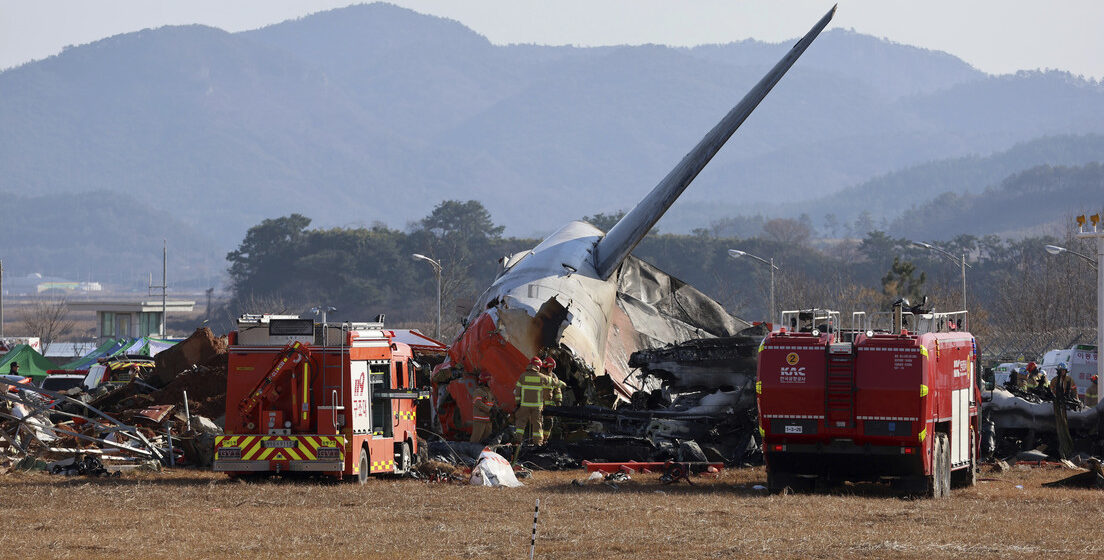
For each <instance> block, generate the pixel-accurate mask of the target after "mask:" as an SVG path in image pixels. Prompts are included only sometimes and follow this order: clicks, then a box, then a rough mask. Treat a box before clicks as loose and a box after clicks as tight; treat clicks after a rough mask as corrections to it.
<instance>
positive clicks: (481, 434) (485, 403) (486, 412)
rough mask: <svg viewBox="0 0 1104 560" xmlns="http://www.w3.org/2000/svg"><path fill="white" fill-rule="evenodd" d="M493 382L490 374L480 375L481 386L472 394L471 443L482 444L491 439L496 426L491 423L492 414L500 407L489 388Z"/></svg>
mask: <svg viewBox="0 0 1104 560" xmlns="http://www.w3.org/2000/svg"><path fill="white" fill-rule="evenodd" d="M490 381H491V376H490V374H488V373H480V374H479V385H478V386H477V387H476V388H475V393H473V394H472V433H471V439H470V440H469V441H472V442H477V443H482V442H483V441H484V440H486V439H487V438H489V437H491V432H492V431H493V426H494V424H493V423H492V422H491V412H492V411H493V410H494V409H495V408H497V407H498V401H496V400H495V397H494V393H492V392H491V388H490V387H488V386H487V384H488V383H490Z"/></svg>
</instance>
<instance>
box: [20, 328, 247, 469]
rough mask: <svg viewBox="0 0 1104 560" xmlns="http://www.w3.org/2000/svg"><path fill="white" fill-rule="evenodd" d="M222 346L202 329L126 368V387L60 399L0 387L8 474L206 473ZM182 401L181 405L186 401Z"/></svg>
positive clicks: (222, 373)
mask: <svg viewBox="0 0 1104 560" xmlns="http://www.w3.org/2000/svg"><path fill="white" fill-rule="evenodd" d="M225 354H226V343H225V340H224V339H221V340H220V339H218V338H216V337H214V336H213V335H212V334H211V331H210V330H209V329H206V328H202V329H199V330H197V331H196V332H195V333H194V334H193V335H192V336H191V337H189V338H188V339H187V340H185V341H183V342H181V343H180V344H178V345H176V346H174V347H172V348H170V349H168V350H165V351H164V352H162V353H161V354H159V356H158V359H157V361H156V366H154V365H153V364H148V367H147V364H145V363H143V364H138V363H135V364H128V365H126V366H125V367H121V368H119V367H113V366H117V365H118V364H108V367H107V368H104V369H107V370H111V369H118V370H120V371H123V370H125V371H126V372H127V374H128V375H127V377H125V379H126V381H125V382H118V380H117V379H116V382H113V383H101V384H96V386H95V387H94V388H92V389H88V388H87V384H86V385H84V386H81V387H74V388H72V389H69V390H67V391H64V392H55V391H50V390H46V389H41V388H39V387H35V386H33V385H29V384H15V385H10V384H0V390H2V392H0V446H3V447H6V449H5V450H4V451H5V452H6V455H7V457H8V459H9V461H10V464H11V468H13V469H19V470H44V471H46V472H50V473H54V474H69V475H77V474H79V475H86V476H104V475H107V474H109V473H118V472H119V471H122V470H129V469H153V470H157V469H159V468H161V467H162V466H176V465H193V466H208V465H210V463H211V459H212V452H211V449H212V448H213V438H214V434H218V433H221V431H222V430H221V428H220V426H219V425H218V424H217V423H216V422H215V421H212V420H210V419H209V418H208V417H209V416H210V417H216V418H218V417H221V416H222V414H223V409H224V401H225V390H226V358H225ZM185 395H187V399H185Z"/></svg>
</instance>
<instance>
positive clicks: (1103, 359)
mask: <svg viewBox="0 0 1104 560" xmlns="http://www.w3.org/2000/svg"><path fill="white" fill-rule="evenodd" d="M1089 220H1090V221H1091V222H1092V230H1091V231H1086V230H1085V216H1084V215H1081V216H1078V217H1077V225H1078V228H1077V238H1078V239H1095V240H1096V262H1097V265H1098V266H1097V269H1096V391H1097V393H1096V394H1097V395H1100V390H1101V389H1104V272H1101V271H1100V268H1099V264H1100V263H1102V262H1104V228H1101V227H1100V214H1093V215H1092V216H1089ZM1101 403H1104V399H1100V398H1099V397H1097V403H1096V410H1097V411H1100V410H1104V405H1102V404H1101Z"/></svg>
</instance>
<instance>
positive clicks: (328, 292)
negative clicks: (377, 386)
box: [221, 200, 1095, 341]
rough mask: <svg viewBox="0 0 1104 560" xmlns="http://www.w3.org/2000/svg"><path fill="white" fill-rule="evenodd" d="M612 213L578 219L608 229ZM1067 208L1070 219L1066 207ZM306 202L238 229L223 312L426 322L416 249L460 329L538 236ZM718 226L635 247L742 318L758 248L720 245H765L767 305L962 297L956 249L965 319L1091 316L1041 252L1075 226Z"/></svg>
mask: <svg viewBox="0 0 1104 560" xmlns="http://www.w3.org/2000/svg"><path fill="white" fill-rule="evenodd" d="M619 218H620V214H618V213H615V214H596V215H593V216H585V217H583V219H585V220H586V221H589V222H591V223H593V224H595V225H596V226H597V227H599V228H600V229H603V230H608V229H609V227H611V226H612V225H613V224H614V223H616V221H617V219H619ZM1071 222H1072V220H1071ZM310 224H311V220H310V218H308V217H306V216H302V215H299V214H292V215H290V216H284V217H280V218H274V219H267V220H264V221H262V222H261V223H260V224H258V225H256V226H254V227H252V228H250V229H249V231H248V233H247V234H246V236H245V238H244V239H243V240H242V242H241V244H240V245H239V247H238V248H237V249H236V250H234V251H232V252H230V253H229V254H228V255H227V260H228V262H229V275H230V281H231V286H230V288H231V292H232V298H231V301H230V302H229V303H228V304H227V305H226V307H225V308H224V310H223V311H224V312H223V313H222V314H221V316H222V319H223V320H226V321H227V324H226V325H225V327H226V328H229V319H230V318H232V317H234V316H236V315H237V314H239V313H243V312H250V313H257V312H299V313H302V312H305V311H306V310H307V309H309V308H311V307H313V306H320V305H325V306H334V307H337V309H338V311H336V312H334V313H331V314H330V317H331V318H333V319H335V320H367V319H371V318H373V317H375V316H376V315H378V314H385V315H386V317H387V322H388V324H390V325H393V326H413V327H418V328H421V329H422V330H423V331H424V332H432V331H433V328H432V326H433V324H434V321H435V319H436V313H437V308H436V290H437V287H436V277H435V274H434V270H433V268H432V267H431V266H430V265H429V264H428V263H425V262H421V261H417V260H415V259H414V258H413V257H412V255H413V254H414V253H419V254H424V255H426V256H429V257H430V258H432V259H435V260H438V261H440V262H441V264H442V268H443V271H442V307H443V312H442V314H443V326H442V331H443V336H442V337H443V338H445V339H446V341H447V340H448V339H451V337H452V336H454V335H455V334H456V333H458V332H459V330H460V328H461V325H460V320H461V318H462V317H466V316H467V313H468V311H469V309H470V307H471V305H472V303H473V302H474V300H475V299H476V297H477V296H478V295H479V293H480V292H481V291H482V290H484V289H485V288H486V287H487V286H489V285H490V284H491V283H492V282H493V281H494V278H495V276H496V275H497V273H498V272H499V270H500V268H501V259H502V258H503V257H505V256H508V255H511V254H513V253H516V252H518V251H524V250H528V249H530V248H532V247H533V246H535V245H536V244H537V243H539V242H540V240H539V239H526V238H517V237H506V236H504V235H503V230H504V228H503V227H502V226H500V225H497V224H495V223H494V221H493V220H492V218H491V216H490V213H489V212H488V211H487V210H486V209H485V208H484V207H483V205H482V204H480V203H479V202H478V201H473V200H469V201H459V200H447V201H444V202H441V203H440V204H438V205H437V206H436V207H435V208H434V209H433V210H432V211H431V212H430V213H429V214H428V215H427V216H425V217H424V218H422V219H421V220H419V221H417V222H414V223H412V224H411V225H409V226H408V227H407V228H406V229H405V230H399V229H394V228H392V227H389V226H387V225H384V224H378V223H377V224H374V225H372V226H371V227H367V228H331V229H311V228H310ZM723 229H725V228H703V229H699V230H696V231H694V232H693V233H690V234H673V233H659V232H655V231H653V233H652V234H650V235H649V236H648V237H646V238H645V239H644V241H642V242H641V244H640V245H639V246H638V247H637V249H636V250H635V251H634V254H635V255H636V256H637V257H640V258H642V259H644V260H646V261H648V262H650V263H652V264H654V265H656V266H658V267H659V268H661V269H662V270H664V271H666V272H668V273H670V274H672V275H674V276H676V277H678V278H680V279H682V280H684V281H686V282H688V283H690V284H691V285H693V286H695V287H697V288H698V289H700V290H702V291H703V292H705V293H706V294H708V295H710V296H711V297H713V298H714V299H716V300H717V301H719V302H720V303H721V304H723V305H724V306H725V307H726V309H728V310H729V311H730V312H731V313H733V314H734V315H736V316H739V317H741V318H744V319H747V320H752V321H756V320H765V319H766V318H767V307H768V299H769V296H768V293H769V289H770V287H769V271H768V270H767V267H766V266H763V265H762V264H760V263H759V262H758V261H754V260H752V259H747V258H745V259H734V258H732V257H730V256H729V255H728V250H729V249H739V250H742V251H746V252H748V253H751V254H754V255H757V256H760V257H763V258H765V259H768V260H769V259H771V258H773V259H774V262H775V264H776V265H777V266H778V267H779V269H780V270H779V271H778V272H777V273H776V277H775V291H776V296H775V297H776V300H777V302H778V303H777V307H778V308H779V309H799V308H809V307H822V308H831V309H837V310H839V311H841V312H843V313H844V316H845V317H846V316H847V315H848V314H849V313H850V312H851V311H860V310H861V311H878V310H885V309H886V308H887V307H888V305H889V304H890V303H892V301H893V300H895V299H896V298H898V297H902V296H903V297H907V298H909V299H910V301H912V302H914V303H917V302H918V300H920V299H921V298H923V297H924V296H928V298H929V301H930V303H931V304H933V305H934V306H935V307H936V310H937V311H952V310H958V309H960V308H961V305H962V304H961V301H962V282H961V262H960V259H961V258H962V256H963V255H965V259H966V263H967V265H968V266H969V268H968V269H967V272H966V275H967V294H966V296H967V306H968V308H969V311H970V314H971V317H972V320H971V329H972V330H974V331H984V329H985V328H986V327H987V326H989V325H998V326H999V327H1000V328H1003V329H1019V330H1045V329H1048V328H1055V327H1064V326H1091V325H1093V324H1094V323H1095V272H1094V271H1093V270H1092V269H1091V268H1090V267H1089V266H1088V265H1087V263H1085V262H1083V261H1081V260H1080V259H1075V258H1069V255H1058V256H1051V255H1048V254H1047V253H1046V252H1045V250H1044V246H1045V245H1047V244H1058V245H1062V246H1065V247H1068V248H1071V249H1074V250H1078V251H1080V252H1083V253H1085V252H1087V253H1091V252H1092V250H1091V249H1090V248H1087V245H1086V243H1085V242H1084V240H1078V239H1076V238H1074V237H1073V235H1072V228H1071V229H1070V230H1069V231H1068V232H1066V234H1065V235H1063V236H1057V237H1056V236H1040V237H1030V238H1021V239H1006V238H1001V237H998V236H995V235H988V236H973V235H960V236H958V237H955V238H953V239H951V240H950V241H947V242H944V243H941V244H939V245H938V247H939V248H940V249H942V250H943V251H945V252H946V253H949V254H950V255H953V256H954V258H953V259H952V258H950V257H947V256H945V255H943V254H941V253H940V252H937V251H934V250H929V249H926V248H923V247H919V246H916V245H915V244H914V243H913V241H912V240H909V239H905V238H895V237H892V236H890V235H888V234H886V233H885V232H882V231H877V230H875V231H872V232H870V233H868V234H867V235H866V236H865V237H863V238H861V239H842V240H840V239H835V240H831V241H828V240H824V239H816V238H814V237H813V235H812V230H811V228H810V227H809V226H808V225H807V224H806V223H804V222H803V221H802V220H800V219H798V220H790V219H773V220H766V221H764V222H763V224H762V226H761V229H760V231H759V232H758V234H757V235H754V236H745V237H737V236H726V235H723V234H721V233H720V230H723Z"/></svg>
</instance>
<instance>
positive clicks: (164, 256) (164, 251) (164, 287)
mask: <svg viewBox="0 0 1104 560" xmlns="http://www.w3.org/2000/svg"><path fill="white" fill-rule="evenodd" d="M168 254H169V253H168V243H167V242H166V241H165V240H164V239H162V240H161V285H160V286H154V285H153V274H152V273H151V274H150V279H149V295H151V296H152V295H153V290H154V288H161V327H160V328H159V329H158V333H159V334H160V336H161V338H165V319H166V317H165V315H166V311H167V310H168V307H169V305H168V295H167V294H168V288H169V283H168V282H167V280H166V277H167V272H168V265H167V264H166V263H167V262H168Z"/></svg>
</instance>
